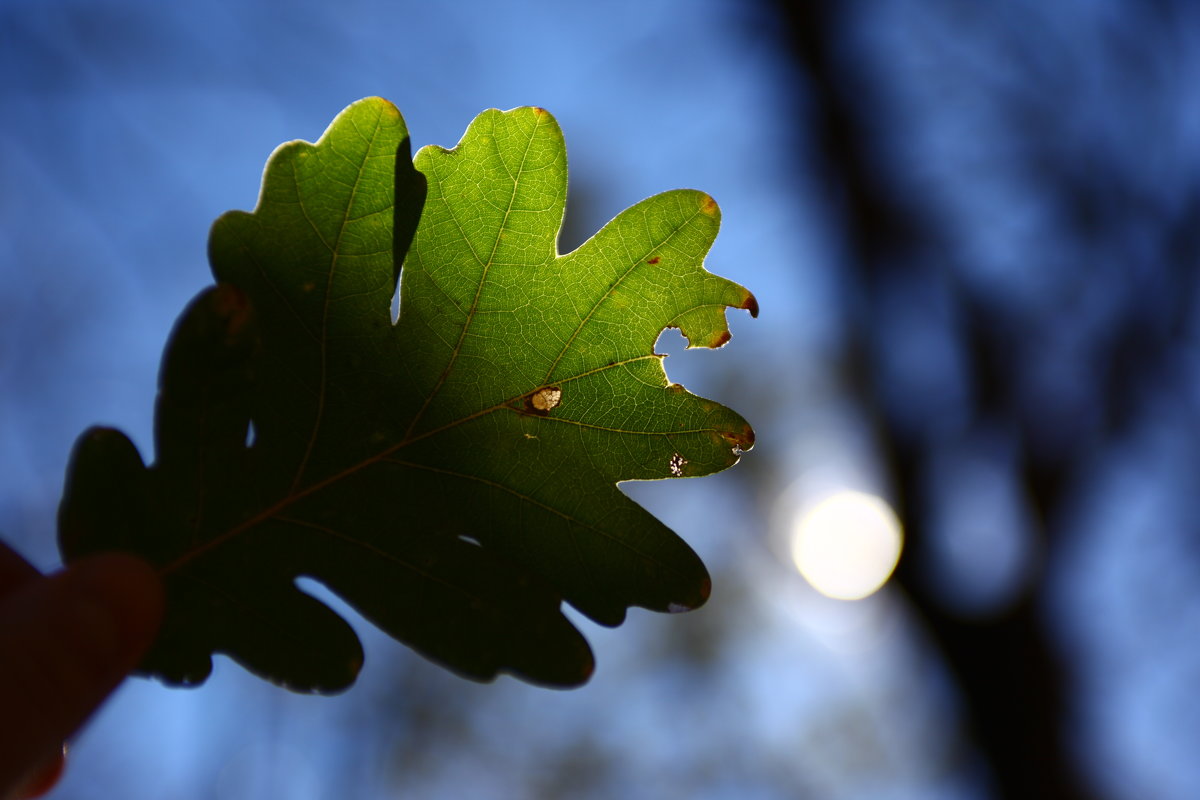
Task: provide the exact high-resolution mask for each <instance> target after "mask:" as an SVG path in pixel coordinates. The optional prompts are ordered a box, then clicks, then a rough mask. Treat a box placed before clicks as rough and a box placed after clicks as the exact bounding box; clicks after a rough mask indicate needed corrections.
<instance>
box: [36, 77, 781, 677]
mask: <svg viewBox="0 0 1200 800" xmlns="http://www.w3.org/2000/svg"><path fill="white" fill-rule="evenodd" d="M414 167H415V168H414ZM566 179H567V167H566V154H565V147H564V144H563V139H562V134H561V132H560V131H559V128H558V126H557V124H556V123H555V121H554V119H553V118H552V117H551V116H550V114H548V113H546V112H545V111H543V110H541V109H536V108H521V109H516V110H514V111H509V112H503V113H502V112H499V111H487V112H484V113H483V114H481V115H480V116H479V117H478V118H477V119H476V120H475V121H474V122H473V123H472V124H471V126H470V127H469V128H468V130H467V132H466V134H465V135H464V136H463V139H462V141H461V142H460V143H459V145H458V146H457V147H456V148H455V149H453V150H445V149H442V148H437V147H428V148H425V149H423V150H421V151H420V152H419V153H418V154H417V156H416V159H415V165H414V162H413V161H412V160H411V159H410V151H409V143H408V134H407V131H406V129H405V126H404V122H403V120H402V119H401V117H400V115H399V113H398V112H397V111H396V109H395V108H394V107H393V106H392V105H391V104H390V103H388V102H386V101H384V100H380V99H376V98H372V99H367V100H362V101H360V102H358V103H355V104H354V105H352V106H350V107H349V108H348V109H346V110H345V111H344V112H342V114H341V115H339V116H338V117H337V119H335V120H334V122H333V124H332V125H331V126H330V127H329V129H328V130H327V131H326V132H325V134H324V135H323V136H322V137H321V139H320V140H319V141H318V142H317V143H316V144H309V143H306V142H291V143H288V144H285V145H283V146H282V147H280V148H279V149H278V150H277V151H276V152H275V153H274V154H273V155H272V156H271V159H270V161H269V162H268V165H267V171H266V174H265V176H264V179H263V187H262V194H261V197H260V199H259V202H258V206H257V208H256V209H255V210H254V212H253V213H244V212H237V211H235V212H230V213H228V214H226V215H224V216H222V217H221V218H220V219H219V220H217V222H216V224H215V225H214V227H213V230H212V235H211V238H210V241H209V256H210V259H211V262H212V268H213V274H214V275H215V277H216V280H217V285H216V286H215V287H213V288H210V289H208V290H206V291H205V292H203V293H201V295H200V296H199V297H197V298H196V300H194V301H193V302H192V304H191V305H190V306H189V308H188V309H187V310H185V312H184V313H183V315H182V317H181V318H180V320H179V322H178V323H177V325H176V328H175V331H174V333H173V334H172V336H171V339H170V341H169V343H168V346H167V349H166V353H165V355H164V359H163V366H162V371H161V376H160V386H159V397H158V406H157V411H156V420H155V422H156V425H155V443H156V455H157V460H156V461H155V462H154V464H153V465H152V466H150V467H148V468H147V467H146V466H144V464H143V462H142V460H141V457H140V456H139V454H138V453H137V451H136V449H135V448H134V446H133V445H132V444H131V443H130V441H129V440H128V439H127V438H126V437H125V436H124V435H123V434H121V433H119V432H117V431H114V430H111V429H103V428H96V429H92V430H90V431H88V432H86V433H85V434H84V435H83V436H82V437H81V438H80V441H79V443H78V444H77V445H76V449H75V452H74V455H73V460H72V464H71V467H70V470H69V473H68V480H67V491H66V494H65V497H64V501H63V505H62V508H61V511H60V524H59V528H60V540H61V546H62V550H63V553H64V557H65V558H66V559H68V560H70V559H74V558H77V557H79V556H81V555H83V554H86V553H91V552H96V551H99V550H108V549H122V550H129V551H134V552H137V553H140V554H142V555H144V556H145V557H146V558H148V559H150V560H151V561H152V562H153V563H155V564H157V565H158V566H159V568H160V570H161V573H162V575H163V576H164V578H165V581H166V585H167V591H168V606H169V607H168V616H167V621H166V623H165V625H164V627H163V630H162V633H161V634H160V637H159V639H158V641H157V643H156V644H155V646H154V648H153V650H152V651H151V652H150V654H149V655H148V656H147V658H146V660H145V661H144V663H143V664H142V666H141V670H142V671H143V672H145V673H148V674H152V675H157V676H159V677H161V678H162V679H164V680H166V681H168V682H171V683H185V684H191V683H197V682H200V681H203V680H204V679H205V677H206V676H207V675H208V673H209V671H210V670H211V668H212V664H211V658H212V654H213V653H225V654H228V655H229V656H231V657H232V658H234V659H236V660H237V661H238V662H240V663H241V664H243V665H244V666H245V667H247V668H248V669H250V670H252V671H253V672H255V673H257V674H258V675H261V676H262V677H264V678H267V679H269V680H271V681H274V682H276V683H279V684H281V685H284V686H287V687H289V688H292V689H295V690H299V691H320V692H329V691H337V690H339V689H342V688H345V687H346V686H348V685H349V684H351V683H352V682H353V681H354V678H355V676H356V674H357V672H358V670H359V669H360V667H361V664H362V650H361V646H360V644H359V641H358V639H357V637H356V635H355V634H354V632H353V631H352V629H351V628H350V627H349V626H348V625H347V624H346V622H345V621H343V620H342V618H341V617H339V616H338V615H337V614H335V613H334V612H333V611H332V610H330V608H329V607H328V606H326V605H324V604H323V603H321V602H319V601H318V600H316V599H314V598H313V597H311V596H310V595H308V594H306V593H304V592H303V591H301V590H300V589H299V588H297V586H296V580H297V578H299V577H303V576H308V577H311V578H313V579H315V580H317V581H319V582H321V583H322V584H324V585H325V586H327V587H328V588H329V589H330V590H332V591H333V592H335V593H336V594H338V595H339V596H341V597H342V598H343V599H345V601H346V602H348V603H349V604H350V605H352V606H353V607H354V608H355V609H357V610H358V611H359V612H361V613H362V615H363V616H365V617H366V618H368V619H370V620H371V621H372V622H374V623H375V624H376V625H378V626H379V627H381V628H383V629H384V630H386V631H387V632H388V633H389V634H391V635H392V636H394V637H396V638H397V639H400V640H401V641H404V642H406V643H407V644H409V645H410V646H411V647H413V648H415V649H416V650H418V651H419V652H421V653H423V654H425V655H426V656H428V657H430V658H432V659H434V660H435V661H437V662H439V663H441V664H443V665H445V666H447V667H449V668H450V669H452V670H454V671H456V672H458V673H459V674H462V675H466V676H469V677H472V678H477V679H489V678H491V677H494V676H495V675H496V674H497V673H498V672H509V673H512V674H514V675H517V676H519V677H521V678H524V679H526V680H529V681H532V682H535V683H541V684H547V685H558V686H571V685H577V684H580V683H582V682H584V681H586V680H587V678H588V676H589V675H590V674H591V671H592V655H591V651H590V649H589V648H588V645H587V642H586V641H585V640H584V638H583V637H582V636H581V635H580V634H579V632H578V631H576V630H575V628H574V627H573V626H572V625H571V624H570V623H569V622H568V621H567V619H566V617H565V616H564V615H563V614H562V610H561V604H562V601H563V600H564V599H565V600H566V601H568V602H570V603H571V604H572V605H574V606H576V607H577V608H578V609H580V610H581V611H582V612H584V613H585V614H587V615H588V616H589V617H591V618H592V619H594V620H596V621H598V622H600V623H603V624H606V625H616V624H618V623H620V622H621V621H622V619H623V618H624V615H625V611H626V609H627V608H628V607H629V606H632V605H637V606H644V607H646V608H651V609H656V610H664V611H665V610H671V611H674V610H685V609H690V608H695V607H696V606H699V605H700V604H701V603H703V602H704V600H705V598H706V597H707V596H708V592H709V579H708V576H707V573H706V572H705V569H704V566H703V564H701V562H700V560H699V558H697V556H696V555H695V553H693V552H692V550H691V549H690V548H688V546H687V545H686V544H684V543H683V541H682V540H680V539H679V538H678V537H677V536H676V535H675V534H674V533H672V532H671V531H670V530H668V529H667V528H666V527H664V526H663V525H662V524H661V523H659V522H658V521H657V520H656V519H654V518H653V517H652V516H650V514H648V513H647V512H646V511H644V510H643V509H642V508H641V507H639V506H638V505H636V504H635V503H633V502H632V501H631V500H629V499H628V498H626V497H625V495H624V494H622V493H621V492H620V491H619V490H618V488H617V486H616V484H617V482H618V481H622V480H631V479H634V480H645V479H653V478H671V477H682V476H693V475H704V474H708V473H711V472H714V471H716V470H720V469H724V468H725V467H728V466H730V465H731V464H733V463H734V462H736V461H737V459H738V456H739V455H740V453H741V452H742V451H743V450H745V449H747V448H749V447H750V446H751V444H752V442H753V433H752V432H751V430H750V427H749V426H748V425H747V424H746V421H745V420H744V419H742V418H741V417H740V416H738V415H737V414H736V413H734V412H732V411H730V410H729V409H727V408H724V407H723V406H720V405H718V404H716V403H713V402H711V401H709V400H704V399H702V398H700V397H697V396H695V395H692V394H690V393H689V392H687V391H685V390H684V389H683V387H681V386H678V385H674V384H670V383H668V381H667V379H666V373H665V372H664V370H663V366H662V356H660V355H656V354H655V353H654V343H655V341H656V339H657V337H658V335H659V334H660V333H661V331H662V330H663V329H664V328H667V327H675V328H678V329H679V330H681V331H682V332H683V334H684V335H685V336H686V337H687V338H688V340H689V343H690V344H691V345H692V346H703V347H718V346H720V345H722V344H723V343H724V342H725V341H726V340H727V339H728V338H729V333H728V328H727V326H726V321H725V310H726V308H727V307H731V306H733V307H740V308H745V309H749V310H750V311H751V312H752V313H754V312H756V310H757V309H756V304H755V301H754V298H753V297H752V296H751V295H750V293H749V292H747V291H746V290H745V289H743V288H742V287H740V286H738V285H736V284H734V283H731V282H729V281H727V280H724V279H723V278H719V277H716V276H715V275H712V274H710V273H708V272H707V271H705V270H704V268H703V266H702V262H703V258H704V255H705V253H706V252H707V251H708V248H709V247H710V245H711V244H712V241H713V238H714V237H715V236H716V233H717V228H718V225H719V215H718V211H717V207H716V204H715V203H714V202H713V201H712V199H711V198H709V197H708V196H707V195H704V194H701V193H699V192H694V191H675V192H667V193H665V194H661V195H658V196H655V197H652V198H650V199H648V200H645V201H643V202H641V203H639V204H637V205H636V206H634V207H633V208H631V209H629V210H627V211H625V212H624V213H623V214H621V215H620V216H618V217H617V218H616V219H614V220H613V221H612V222H610V223H609V224H608V225H606V226H605V227H604V229H603V230H601V231H600V233H598V234H597V235H596V236H594V237H593V238H592V239H590V240H589V241H588V242H587V243H586V244H584V245H583V246H581V247H580V248H579V249H578V250H576V251H575V252H573V253H569V254H567V255H559V254H558V253H557V247H556V240H557V236H558V230H559V227H560V225H561V223H562V217H563V209H564V199H565V196H566ZM402 259H403V275H402V282H401V293H400V314H399V319H398V321H395V322H393V316H392V300H393V296H394V293H395V289H396V284H397V280H398V278H400V277H401V276H400V263H401V260H402Z"/></svg>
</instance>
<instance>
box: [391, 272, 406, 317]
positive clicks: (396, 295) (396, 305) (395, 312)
mask: <svg viewBox="0 0 1200 800" xmlns="http://www.w3.org/2000/svg"><path fill="white" fill-rule="evenodd" d="M403 277H404V272H403V271H401V272H400V276H399V277H398V278H396V291H394V292H392V324H393V325H395V324H396V323H397V322H399V321H400V280H401V278H403Z"/></svg>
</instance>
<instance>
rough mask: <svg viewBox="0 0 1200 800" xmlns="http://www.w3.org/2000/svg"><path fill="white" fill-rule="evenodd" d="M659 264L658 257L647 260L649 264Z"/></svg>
mask: <svg viewBox="0 0 1200 800" xmlns="http://www.w3.org/2000/svg"><path fill="white" fill-rule="evenodd" d="M658 262H659V258H658V256H653V257H652V258H647V259H646V263H647V264H657V263H658Z"/></svg>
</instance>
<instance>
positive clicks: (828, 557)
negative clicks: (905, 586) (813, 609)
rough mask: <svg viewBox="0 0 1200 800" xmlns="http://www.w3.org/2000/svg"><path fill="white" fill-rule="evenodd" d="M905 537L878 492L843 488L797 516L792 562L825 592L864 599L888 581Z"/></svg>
mask: <svg viewBox="0 0 1200 800" xmlns="http://www.w3.org/2000/svg"><path fill="white" fill-rule="evenodd" d="M902 538H903V537H902V534H901V532H900V522H899V520H897V519H896V514H895V513H894V512H893V511H892V509H891V506H889V505H888V504H887V503H885V502H884V501H883V500H881V499H880V498H878V497H875V496H874V495H869V494H863V493H862V492H851V491H842V492H838V493H837V494H834V495H832V496H830V497H828V498H826V499H825V500H822V501H821V502H820V503H817V504H816V505H815V506H812V507H811V508H809V509H807V510H806V511H804V512H803V513H802V514H800V515H799V516H798V517H797V518H796V522H795V525H794V527H793V530H792V560H793V561H795V563H796V568H797V569H799V570H800V574H801V575H803V576H804V578H805V580H807V581H808V582H809V583H810V584H812V586H813V588H814V589H816V590H817V591H818V592H820V593H821V594H823V595H826V596H827V597H832V598H835V599H837V600H860V599H862V598H864V597H867V596H868V595H871V594H873V593H874V592H876V591H877V590H878V589H879V588H880V587H881V586H883V584H884V583H886V582H887V579H888V578H889V577H890V576H891V574H892V570H894V569H895V568H896V564H897V562H899V560H900V549H901V544H902Z"/></svg>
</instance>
